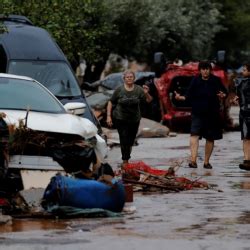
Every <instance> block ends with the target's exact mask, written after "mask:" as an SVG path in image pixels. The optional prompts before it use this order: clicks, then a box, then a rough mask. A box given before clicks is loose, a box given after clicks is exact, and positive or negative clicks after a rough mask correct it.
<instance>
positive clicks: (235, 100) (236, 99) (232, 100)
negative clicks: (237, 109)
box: [230, 95, 239, 105]
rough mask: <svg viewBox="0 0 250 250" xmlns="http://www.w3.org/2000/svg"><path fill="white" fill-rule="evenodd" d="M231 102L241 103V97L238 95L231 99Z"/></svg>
mask: <svg viewBox="0 0 250 250" xmlns="http://www.w3.org/2000/svg"><path fill="white" fill-rule="evenodd" d="M230 103H231V104H235V105H239V97H238V96H237V95H236V96H235V97H234V98H233V99H231V100H230Z"/></svg>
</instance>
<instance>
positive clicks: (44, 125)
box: [0, 109, 97, 139]
mask: <svg viewBox="0 0 250 250" xmlns="http://www.w3.org/2000/svg"><path fill="white" fill-rule="evenodd" d="M0 112H4V113H5V114H6V118H4V120H5V121H6V122H7V124H15V126H16V127H18V126H19V123H20V122H19V121H20V120H23V123H24V124H25V117H26V115H27V112H26V111H19V110H4V109H1V110H0ZM27 127H28V128H30V129H32V130H37V131H45V132H55V133H65V134H75V135H80V136H82V137H84V138H86V139H88V138H91V137H93V136H95V135H96V134H97V128H96V126H95V125H94V124H93V123H92V122H91V121H89V120H88V119H85V118H82V117H79V116H76V115H71V114H67V113H65V114H51V113H42V112H34V111H29V113H28V115H27Z"/></svg>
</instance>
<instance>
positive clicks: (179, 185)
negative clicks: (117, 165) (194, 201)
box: [122, 161, 209, 192]
mask: <svg viewBox="0 0 250 250" xmlns="http://www.w3.org/2000/svg"><path fill="white" fill-rule="evenodd" d="M177 168H178V166H177ZM177 168H176V167H175V168H173V167H170V168H169V169H168V170H159V169H155V168H152V167H150V166H148V165H147V164H145V163H144V162H142V161H139V162H133V163H128V164H127V165H126V166H125V167H124V168H123V173H122V179H123V181H124V182H125V183H131V184H134V185H140V186H142V187H143V189H144V191H145V190H148V191H153V190H155V189H156V190H159V189H160V190H164V191H166V190H167V191H174V192H179V191H183V190H190V189H193V188H206V189H207V188H209V185H208V183H207V182H204V181H200V180H199V178H197V179H195V180H191V179H188V178H186V177H178V176H176V170H177Z"/></svg>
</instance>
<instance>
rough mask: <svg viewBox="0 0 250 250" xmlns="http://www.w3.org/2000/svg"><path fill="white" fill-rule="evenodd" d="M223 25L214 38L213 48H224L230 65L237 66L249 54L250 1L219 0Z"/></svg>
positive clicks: (246, 58)
mask: <svg viewBox="0 0 250 250" xmlns="http://www.w3.org/2000/svg"><path fill="white" fill-rule="evenodd" d="M219 2H220V3H221V12H222V13H223V15H224V17H225V18H223V19H222V20H221V24H222V25H223V26H224V27H225V29H224V30H223V31H222V32H219V33H218V34H217V36H216V38H215V49H217V50H218V49H225V50H226V51H227V54H228V57H227V59H228V61H229V63H231V66H232V67H237V66H239V65H240V64H241V63H242V61H246V60H249V56H250V43H249V41H250V33H249V26H250V2H249V1H241V0H221V1H219Z"/></svg>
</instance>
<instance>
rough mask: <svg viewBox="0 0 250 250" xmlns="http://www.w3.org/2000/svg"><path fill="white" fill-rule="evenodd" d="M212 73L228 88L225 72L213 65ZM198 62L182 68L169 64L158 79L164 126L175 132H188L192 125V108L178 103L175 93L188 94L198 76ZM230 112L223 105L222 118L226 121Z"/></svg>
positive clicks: (184, 103) (157, 85)
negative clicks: (188, 89)
mask: <svg viewBox="0 0 250 250" xmlns="http://www.w3.org/2000/svg"><path fill="white" fill-rule="evenodd" d="M212 73H213V74H214V75H216V76H218V77H220V79H221V80H222V82H223V84H224V85H225V86H226V87H228V78H227V74H226V72H225V70H224V69H223V68H222V67H219V66H218V65H213V71H212ZM198 74H199V71H198V62H190V63H187V64H184V65H182V66H178V65H174V64H168V65H167V68H166V70H165V71H164V72H163V73H162V74H161V75H160V77H159V78H157V79H156V81H155V83H156V87H157V90H158V93H159V99H160V105H161V109H162V120H163V122H164V124H166V125H167V126H169V127H170V128H172V129H174V130H179V129H181V130H186V129H188V128H189V127H190V124H191V107H190V105H189V104H188V103H187V102H186V101H177V100H176V99H175V96H174V95H175V94H174V91H176V92H178V93H180V94H181V95H183V94H185V93H186V90H187V88H188V87H189V85H190V83H191V80H192V78H193V77H194V76H196V75H198ZM227 111H228V110H227V109H225V105H223V104H222V116H223V118H225V119H226V117H227V113H228V112H227Z"/></svg>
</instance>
